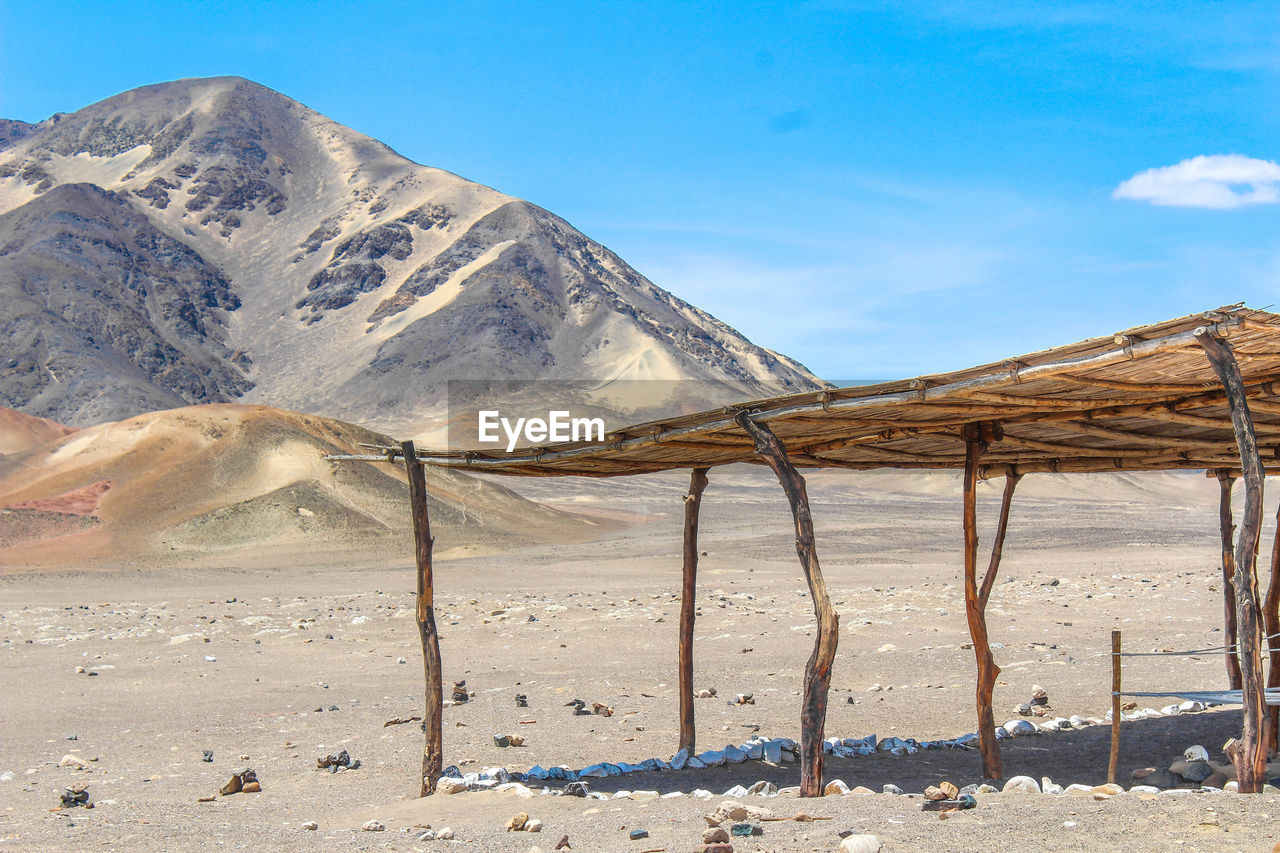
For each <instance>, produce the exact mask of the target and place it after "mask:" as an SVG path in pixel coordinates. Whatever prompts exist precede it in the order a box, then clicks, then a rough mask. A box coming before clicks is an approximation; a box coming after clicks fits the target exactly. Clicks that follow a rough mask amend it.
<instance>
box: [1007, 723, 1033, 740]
mask: <svg viewBox="0 0 1280 853" xmlns="http://www.w3.org/2000/svg"><path fill="white" fill-rule="evenodd" d="M1001 728H1002V729H1004V730H1005V731H1006V732H1008V733H1009V737H1023V736H1025V735H1033V734H1035V733H1036V732H1037V731H1038V729H1036V727H1035V724H1034V723H1032V722H1030V721H1028V720H1010V721H1009V722H1007V723H1005V724H1004V725H1003V726H1001Z"/></svg>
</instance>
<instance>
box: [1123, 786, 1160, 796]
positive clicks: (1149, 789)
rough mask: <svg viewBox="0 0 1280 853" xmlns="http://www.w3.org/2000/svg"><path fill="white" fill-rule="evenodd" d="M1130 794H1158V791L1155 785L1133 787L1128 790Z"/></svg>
mask: <svg viewBox="0 0 1280 853" xmlns="http://www.w3.org/2000/svg"><path fill="white" fill-rule="evenodd" d="M1129 793H1130V794H1158V793H1160V789H1159V788H1157V787H1156V786H1155V785H1134V786H1133V787H1132V788H1130V789H1129Z"/></svg>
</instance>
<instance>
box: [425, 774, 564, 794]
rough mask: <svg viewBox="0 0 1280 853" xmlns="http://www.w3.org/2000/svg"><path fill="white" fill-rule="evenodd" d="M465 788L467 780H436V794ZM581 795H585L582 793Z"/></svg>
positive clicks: (456, 792) (455, 791) (449, 777)
mask: <svg viewBox="0 0 1280 853" xmlns="http://www.w3.org/2000/svg"><path fill="white" fill-rule="evenodd" d="M465 790H467V782H466V780H465V779H457V778H455V777H453V776H444V777H441V779H440V781H438V782H436V793H437V794H461V793H462V792H463V791H465ZM583 796H586V795H585V794H584V795H583Z"/></svg>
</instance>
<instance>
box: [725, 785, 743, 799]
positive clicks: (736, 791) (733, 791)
mask: <svg viewBox="0 0 1280 853" xmlns="http://www.w3.org/2000/svg"><path fill="white" fill-rule="evenodd" d="M746 795H747V789H746V788H744V787H742V786H741V785H734V786H733V787H732V788H730V789H729V790H727V791H725V792H724V796H726V797H745V796H746Z"/></svg>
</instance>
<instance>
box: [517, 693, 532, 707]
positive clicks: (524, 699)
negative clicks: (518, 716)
mask: <svg viewBox="0 0 1280 853" xmlns="http://www.w3.org/2000/svg"><path fill="white" fill-rule="evenodd" d="M516 707H517V708H528V707H529V697H528V696H526V695H525V694H523V693H517V694H516Z"/></svg>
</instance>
